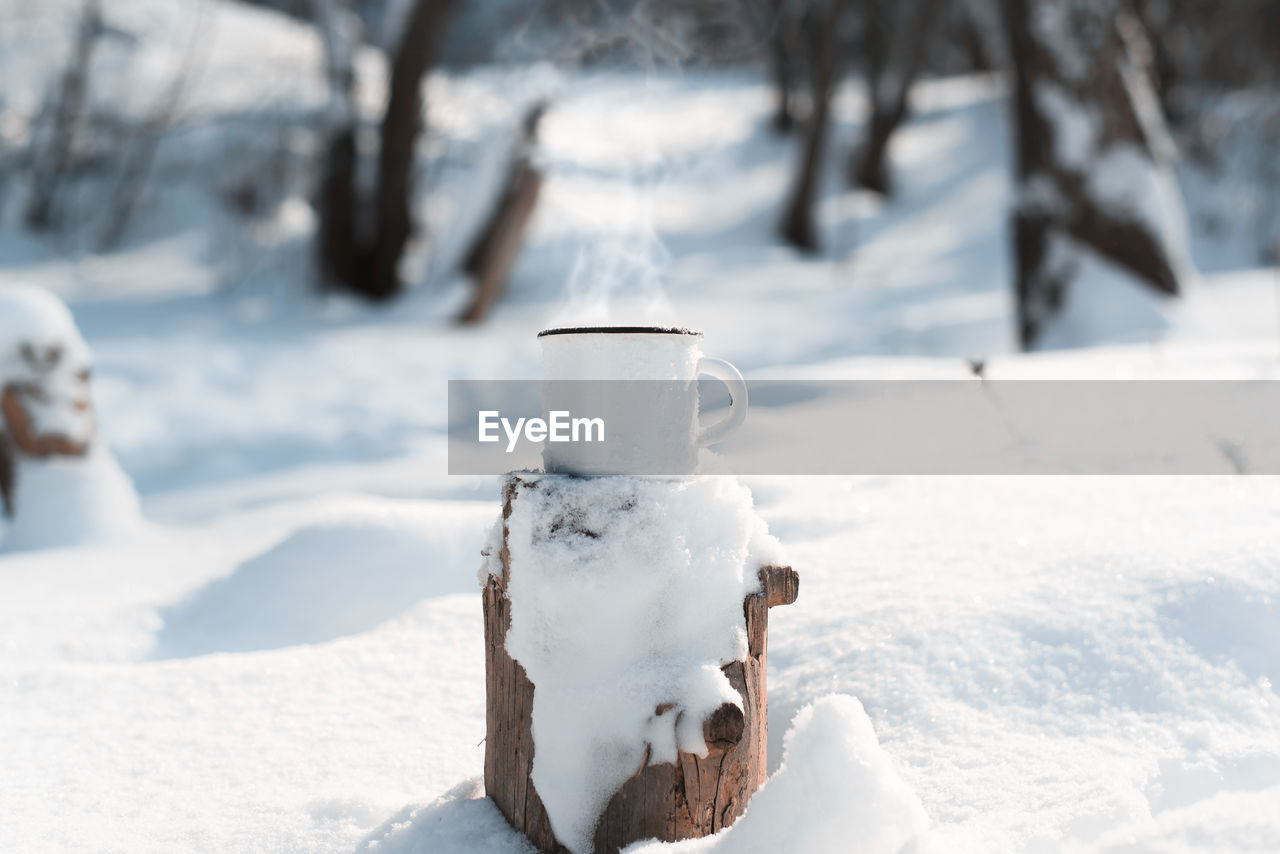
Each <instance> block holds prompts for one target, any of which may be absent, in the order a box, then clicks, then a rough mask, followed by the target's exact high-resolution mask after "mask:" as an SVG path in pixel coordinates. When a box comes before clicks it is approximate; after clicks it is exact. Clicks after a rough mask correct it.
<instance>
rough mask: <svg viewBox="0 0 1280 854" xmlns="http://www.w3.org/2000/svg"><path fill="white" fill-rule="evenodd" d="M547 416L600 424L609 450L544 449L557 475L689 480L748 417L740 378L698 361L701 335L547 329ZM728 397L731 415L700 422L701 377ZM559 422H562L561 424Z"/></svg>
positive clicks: (722, 364)
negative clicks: (703, 452) (703, 451)
mask: <svg viewBox="0 0 1280 854" xmlns="http://www.w3.org/2000/svg"><path fill="white" fill-rule="evenodd" d="M538 339H539V341H540V342H541V343H542V410H543V417H544V419H546V420H548V421H550V420H551V419H552V415H553V413H557V412H559V413H571V414H572V415H573V416H575V417H579V416H582V417H588V418H591V419H599V420H600V421H601V422H602V425H603V429H602V432H603V437H602V439H603V441H572V442H557V443H553V442H548V443H547V444H545V445H544V446H543V451H542V459H543V465H544V467H545V468H546V470H547V471H548V472H554V473H560V474H581V475H598V474H633V475H645V474H653V475H680V474H693V473H694V472H695V471H696V470H697V467H698V450H699V449H700V448H704V447H707V446H708V445H713V444H715V443H717V442H720V441H722V440H723V439H724V438H725V437H727V436H728V435H729V434H730V433H731V432H733V431H734V430H735V429H737V428H738V426H739V425H741V424H742V422H743V421H744V420H745V419H746V417H747V386H746V383H745V382H744V381H743V379H742V374H740V373H738V369H737V368H735V367H734V366H733V365H731V364H729V363H728V362H726V361H724V360H723V359H713V358H710V357H707V356H704V355H702V350H701V347H700V344H701V342H702V333H701V332H697V331H694V330H690V329H674V328H668V327H659V326H593V327H570V328H560V329H547V330H544V331H543V332H540V333H538ZM701 375H707V376H711V377H714V378H716V379H718V380H720V381H721V382H723V383H724V384H725V385H726V386H728V389H729V396H730V401H731V402H730V405H729V412H728V414H727V415H726V416H725V417H724V418H723V419H722V420H720V421H718V422H717V423H715V424H712V425H710V426H707V427H703V426H702V425H701V424H700V423H699V418H698V413H699V404H698V377H699V376H701ZM562 417H563V416H562Z"/></svg>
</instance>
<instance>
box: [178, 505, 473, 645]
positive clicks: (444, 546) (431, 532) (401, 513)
mask: <svg viewBox="0 0 1280 854" xmlns="http://www.w3.org/2000/svg"><path fill="white" fill-rule="evenodd" d="M489 510H490V508H489V507H488V506H485V507H483V508H481V507H469V506H467V505H465V504H463V505H447V504H437V503H435V502H421V503H406V502H395V501H389V500H387V501H375V500H370V499H362V500H358V501H357V500H348V501H345V502H343V503H341V504H339V505H337V506H335V507H333V508H331V509H330V510H329V511H328V513H327V516H328V517H329V518H326V519H324V520H322V521H317V522H315V523H314V524H310V525H307V526H305V527H302V528H300V529H298V530H297V531H295V532H294V533H292V534H291V535H289V536H288V537H286V538H285V539H284V541H283V542H281V543H279V544H278V545H276V546H274V547H273V548H270V549H268V550H267V551H265V552H263V553H262V554H259V555H257V556H255V557H252V558H250V559H249V560H247V561H245V562H244V563H242V564H241V565H240V566H239V567H237V568H236V569H235V570H234V571H233V572H232V573H231V574H230V575H229V576H227V577H225V578H221V579H218V580H217V581H214V582H212V583H211V584H209V585H207V586H206V587H204V588H202V589H200V590H198V591H196V592H195V593H194V594H193V595H192V596H191V597H190V598H188V599H187V600H185V601H183V602H180V603H178V604H177V605H175V606H172V607H170V608H168V609H167V610H166V611H164V612H163V613H162V615H161V616H162V619H163V622H164V626H163V628H162V629H161V631H160V632H159V634H158V635H157V637H156V645H155V650H154V652H153V657H156V658H182V657H188V656H192V655H202V654H205V653H209V652H247V651H251V650H261V649H278V648H280V647H285V646H293V645H296V644H305V643H319V642H322V641H327V640H332V639H334V638H337V637H342V636H345V635H351V634H356V633H359V632H363V631H366V630H368V629H371V628H373V627H375V626H377V625H379V624H381V623H383V622H385V621H386V620H388V619H390V618H392V617H394V616H396V615H398V614H400V613H402V612H403V611H404V610H406V609H407V608H409V607H410V606H411V605H413V604H414V603H415V602H418V601H419V600H421V599H425V598H427V597H433V596H443V595H447V594H450V593H462V592H469V591H470V590H472V589H473V588H472V582H471V578H472V573H471V571H470V568H471V565H472V561H473V560H474V557H473V556H474V554H475V544H476V542H477V540H478V537H477V536H476V534H477V533H478V532H480V531H483V529H484V523H485V522H486V521H487V520H488V515H489ZM477 511H479V512H477Z"/></svg>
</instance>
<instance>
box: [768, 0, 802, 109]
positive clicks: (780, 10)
mask: <svg viewBox="0 0 1280 854" xmlns="http://www.w3.org/2000/svg"><path fill="white" fill-rule="evenodd" d="M796 36H797V34H796V15H795V9H794V4H793V3H791V2H788V0H773V31H772V33H770V36H769V47H770V52H771V53H772V56H771V62H770V65H769V70H770V71H771V72H772V73H773V86H774V95H775V99H776V100H775V105H774V109H773V128H774V130H776V131H778V132H779V133H789V132H790V131H791V129H792V128H793V127H795V123H796V93H795V86H796V71H797V65H798V62H797V60H798V57H797V53H798V51H797V50H796V40H797V38H796Z"/></svg>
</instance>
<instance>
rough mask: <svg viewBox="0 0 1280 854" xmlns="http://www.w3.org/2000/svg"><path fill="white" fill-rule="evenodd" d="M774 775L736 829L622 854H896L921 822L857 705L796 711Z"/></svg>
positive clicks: (833, 700)
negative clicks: (780, 765) (783, 755)
mask: <svg viewBox="0 0 1280 854" xmlns="http://www.w3.org/2000/svg"><path fill="white" fill-rule="evenodd" d="M784 743H785V751H786V755H785V758H784V759H783V762H782V767H780V768H779V769H778V770H777V772H776V773H775V774H774V775H773V776H772V777H770V778H769V781H768V782H767V783H765V785H764V786H763V787H762V788H761V789H760V791H759V792H757V793H756V795H755V797H753V798H752V799H751V803H750V804H749V805H748V806H747V811H746V813H745V814H744V815H743V816H742V818H740V819H738V821H737V823H736V824H733V825H732V826H730V827H728V828H726V829H725V830H723V831H721V832H720V833H717V834H716V835H715V836H709V837H706V838H705V839H690V840H686V841H684V842H674V843H663V842H637V843H635V844H634V845H629V846H627V847H626V848H625V849H623V852H624V854H695V852H712V851H714V852H717V854H776V852H779V851H786V852H788V854H898V852H905V851H919V850H922V847H924V846H923V845H922V843H923V834H924V832H925V830H926V829H927V827H928V824H929V821H928V818H927V817H926V816H925V812H924V807H923V806H922V805H921V803H920V799H919V798H918V797H916V794H915V792H914V791H912V790H911V788H910V787H909V786H908V785H907V784H906V783H905V782H904V781H903V779H902V777H901V776H900V775H899V774H898V771H897V769H896V768H895V767H894V764H893V760H892V759H891V758H890V757H889V754H887V753H885V751H884V750H883V748H881V747H880V742H879V741H878V740H877V739H876V734H875V730H873V729H872V727H871V721H870V720H869V719H868V718H867V714H866V712H864V711H863V709H862V704H861V703H860V702H858V700H857V699H856V698H854V697H850V696H847V695H842V694H831V695H828V696H826V697H823V698H821V699H819V700H817V701H816V702H814V703H812V704H810V705H808V706H806V707H805V708H803V709H801V710H800V712H799V714H797V715H796V717H795V721H794V722H793V723H792V724H791V729H790V730H789V731H788V732H787V737H786V740H785V742H784Z"/></svg>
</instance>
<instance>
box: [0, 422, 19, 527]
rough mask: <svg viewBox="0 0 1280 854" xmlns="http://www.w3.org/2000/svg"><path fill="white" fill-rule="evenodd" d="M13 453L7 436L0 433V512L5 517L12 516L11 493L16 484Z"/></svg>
mask: <svg viewBox="0 0 1280 854" xmlns="http://www.w3.org/2000/svg"><path fill="white" fill-rule="evenodd" d="M13 454H14V451H13V448H11V447H10V446H9V437H8V436H6V435H5V434H3V433H0V513H3V515H4V517H5V518H6V519H12V518H13V495H14V490H15V489H16V488H17V486H18V467H17V464H16V463H15V462H14V458H13Z"/></svg>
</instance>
